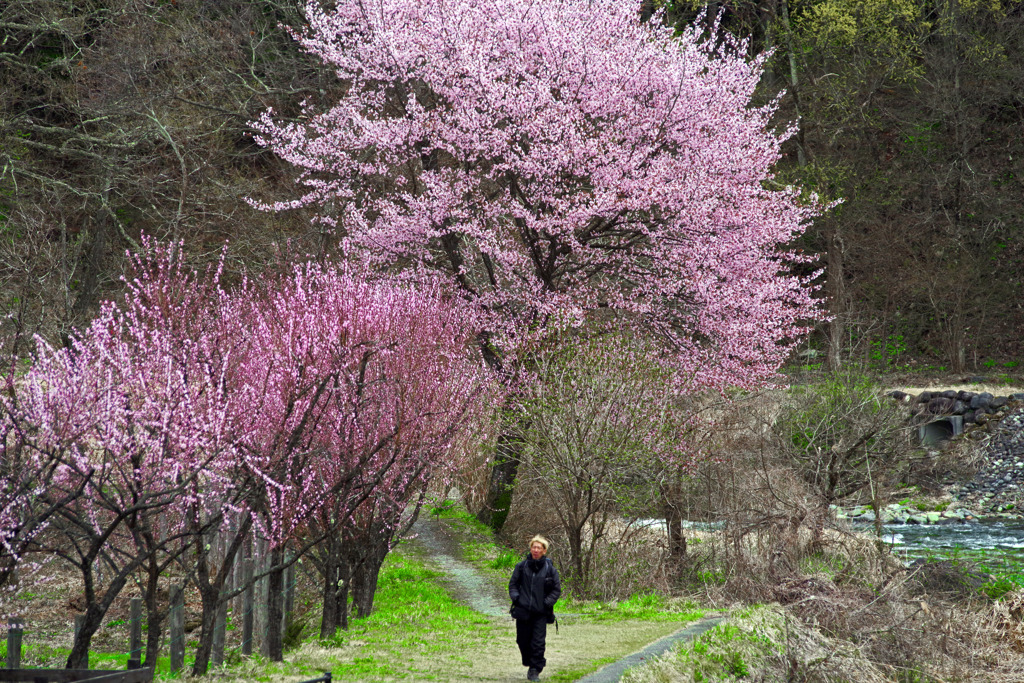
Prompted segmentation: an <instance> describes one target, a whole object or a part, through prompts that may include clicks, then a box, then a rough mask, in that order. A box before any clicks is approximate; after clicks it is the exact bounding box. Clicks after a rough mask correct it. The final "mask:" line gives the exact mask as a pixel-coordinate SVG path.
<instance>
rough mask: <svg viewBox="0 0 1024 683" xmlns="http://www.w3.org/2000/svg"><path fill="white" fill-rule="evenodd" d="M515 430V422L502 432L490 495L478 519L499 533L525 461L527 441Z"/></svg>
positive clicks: (494, 463) (495, 454)
mask: <svg viewBox="0 0 1024 683" xmlns="http://www.w3.org/2000/svg"><path fill="white" fill-rule="evenodd" d="M507 419H508V418H507ZM512 419H514V418H512ZM514 429H515V428H514V426H513V425H511V424H506V425H505V427H504V429H502V432H501V434H499V435H498V445H497V448H496V449H495V453H494V462H493V464H492V465H491V480H490V483H489V485H488V487H487V495H486V497H485V498H484V504H483V507H482V508H481V509H480V511H479V512H477V513H476V518H477V519H478V520H480V521H481V522H483V523H484V524H486V525H487V526H489V527H491V529H493V530H494V532H495V533H497V532H499V531H501V527H503V526H504V525H505V520H506V519H507V518H508V512H509V509H510V508H511V506H512V494H513V493H514V491H515V482H516V475H517V474H518V473H519V463H520V462H522V458H521V455H522V451H523V443H522V440H520V439H519V437H518V436H516V435H515V434H516V432H515V431H514Z"/></svg>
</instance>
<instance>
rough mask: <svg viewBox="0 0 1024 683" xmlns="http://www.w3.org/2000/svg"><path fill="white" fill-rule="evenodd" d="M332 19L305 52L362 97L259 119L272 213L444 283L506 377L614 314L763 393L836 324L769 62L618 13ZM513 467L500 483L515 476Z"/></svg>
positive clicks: (316, 25)
mask: <svg viewBox="0 0 1024 683" xmlns="http://www.w3.org/2000/svg"><path fill="white" fill-rule="evenodd" d="M330 7H331V9H327V8H325V7H323V6H322V5H321V4H320V3H319V2H316V0H309V1H308V2H307V3H306V6H305V16H306V20H307V25H306V26H305V27H303V28H302V29H301V30H297V31H295V36H296V38H297V40H298V41H299V42H300V43H301V45H302V47H303V48H304V49H306V50H307V51H308V52H309V53H310V54H311V55H312V56H313V57H315V58H317V59H320V60H322V61H323V62H324V63H326V64H328V65H329V66H331V67H332V68H334V70H335V72H336V74H337V76H338V78H339V79H340V80H341V81H342V82H343V83H344V84H345V85H346V88H345V90H344V92H345V94H344V96H343V97H342V98H341V99H340V100H339V101H338V103H337V104H336V105H335V106H333V107H330V108H329V109H326V110H320V109H318V108H317V107H315V106H313V105H308V106H306V107H305V109H304V113H303V115H302V117H301V118H300V119H299V120H297V121H296V120H284V119H281V120H279V119H276V118H275V114H274V112H273V111H267V112H266V113H265V114H264V115H263V116H262V118H261V119H260V120H259V121H258V122H257V123H256V127H257V129H258V131H259V136H258V140H259V141H260V142H261V143H262V144H264V145H266V146H268V147H269V148H271V149H273V150H274V151H276V152H277V153H278V154H279V155H280V156H281V157H282V158H283V159H285V160H287V161H289V162H291V163H292V164H294V165H295V167H296V168H297V169H298V183H299V185H300V186H301V188H302V192H301V194H300V195H299V196H298V197H297V198H295V199H292V200H288V201H279V202H276V203H268V204H262V205H261V206H263V208H266V209H269V210H278V211H281V210H287V209H292V208H299V207H305V208H311V209H313V210H314V211H315V212H316V220H318V221H320V222H321V223H323V224H324V225H325V227H327V228H328V229H331V230H333V231H334V233H335V235H336V237H337V239H338V244H339V248H340V250H341V251H342V252H343V253H344V255H345V256H346V257H349V258H354V259H360V260H362V261H364V262H366V263H368V264H370V265H372V266H375V267H377V268H382V269H394V268H396V267H409V266H415V267H416V268H418V269H419V270H418V271H417V272H419V273H434V274H436V275H438V276H440V277H443V278H445V279H447V280H448V281H449V282H451V283H452V284H453V285H454V286H456V287H457V288H458V289H459V290H460V291H461V293H462V295H463V296H464V297H465V298H466V299H468V300H469V301H471V302H473V303H474V304H475V305H476V306H477V307H478V308H479V310H481V311H483V312H485V313H486V314H487V316H488V317H487V319H486V320H485V322H484V325H483V326H482V327H481V329H480V332H479V336H478V343H479V346H480V348H481V351H482V352H483V354H484V357H485V358H486V359H487V361H488V363H489V365H490V366H491V367H492V368H494V369H496V370H499V371H501V372H502V374H503V376H505V377H506V378H508V377H511V376H512V375H514V374H515V371H516V370H517V367H518V366H519V363H518V361H517V358H518V353H519V349H522V348H524V344H525V343H527V342H529V341H530V340H534V339H536V338H538V337H543V336H544V335H546V334H548V333H549V332H550V331H551V330H554V329H560V328H564V327H565V326H576V325H579V324H581V323H582V322H583V321H584V320H586V319H587V318H593V317H598V316H600V315H602V314H604V315H613V316H616V317H618V318H620V319H621V320H622V321H623V322H624V323H626V324H628V325H631V326H632V328H633V330H634V333H636V334H642V335H645V336H652V337H656V338H657V339H658V340H660V343H661V348H662V349H663V350H664V354H665V356H664V358H663V360H664V361H665V362H666V363H668V364H669V365H670V366H671V367H672V368H673V370H674V371H675V372H676V375H677V378H678V379H679V381H682V382H686V383H688V384H689V385H691V386H696V387H712V388H719V389H721V388H723V387H726V386H741V387H752V386H757V385H759V384H761V383H763V382H765V381H768V380H770V379H771V378H772V377H774V376H775V373H776V371H777V368H778V366H779V364H780V363H781V362H782V361H783V359H784V358H785V357H786V355H787V353H788V352H789V351H790V349H791V348H792V346H793V344H794V343H796V342H797V341H798V340H799V339H800V338H801V337H802V336H803V335H804V334H805V333H806V331H807V323H808V322H809V321H811V320H813V319H815V318H817V317H819V315H820V314H819V310H818V307H817V305H816V303H815V301H814V298H813V288H812V286H811V285H810V281H811V279H812V278H811V277H810V276H800V275H798V274H795V272H794V270H793V269H792V265H793V264H794V263H795V262H806V261H807V259H806V258H804V257H802V256H800V255H797V254H794V253H791V252H789V251H787V250H786V248H785V246H784V245H785V244H786V243H788V242H789V241H790V240H792V239H793V238H794V237H795V236H797V235H799V234H800V233H801V232H802V231H803V230H804V229H805V228H806V226H807V225H808V223H809V221H810V220H811V219H813V218H814V217H815V216H816V215H817V214H818V213H820V211H821V209H822V207H821V206H820V205H819V203H818V202H817V201H816V199H815V198H814V197H813V196H812V197H801V194H800V191H799V190H798V189H797V188H792V187H782V186H780V185H779V183H777V182H776V181H775V180H774V178H773V175H772V167H773V164H774V163H775V162H776V161H777V160H778V159H779V156H780V151H779V149H780V145H781V143H782V142H783V141H784V140H785V139H786V138H787V137H788V136H790V135H791V134H792V133H793V131H794V130H795V128H794V127H790V128H787V129H785V130H782V131H777V130H775V129H774V128H773V127H772V124H771V118H772V115H773V114H774V112H775V110H776V104H777V102H770V103H768V104H764V105H755V104H754V103H753V95H754V91H755V88H756V86H757V83H758V81H759V79H760V77H761V74H762V71H763V68H764V64H765V60H766V56H765V55H762V56H760V57H757V58H754V59H747V58H745V57H743V54H744V52H745V45H743V44H739V43H737V42H735V41H733V40H731V39H729V38H728V37H726V36H723V35H720V34H719V33H718V31H717V27H714V28H713V30H712V31H711V33H710V35H707V34H705V32H704V30H703V29H701V28H699V27H692V28H689V29H686V30H684V31H682V32H681V33H680V34H679V35H676V34H675V33H674V30H673V29H671V28H669V27H665V26H662V25H661V24H660V23H659V22H658V21H649V22H641V19H640V15H639V3H637V4H636V6H634V3H629V2H621V1H619V0H551V1H549V2H535V1H534V0H341V1H339V2H337V3H332V5H331V6H330ZM501 443H505V444H506V446H508V444H510V443H511V441H510V440H508V439H505V440H504V441H501ZM499 445H500V443H499ZM502 450H503V449H501V448H499V451H502ZM504 450H505V451H510V452H505V453H502V452H499V453H498V456H497V460H498V461H501V462H503V463H506V464H505V465H502V466H501V467H496V468H495V472H496V474H495V480H493V481H492V484H493V483H494V481H499V483H500V482H501V481H504V482H505V483H510V482H511V480H512V478H514V473H515V463H516V461H517V457H516V455H515V453H514V452H511V451H514V450H515V448H514V447H512V446H509V447H508V448H506V449H504ZM509 475H511V477H510V476H509ZM494 498H495V494H494V491H493V490H492V495H491V496H490V502H491V503H492V504H493V502H494ZM484 516H485V517H486V516H487V515H486V513H485V515H484Z"/></svg>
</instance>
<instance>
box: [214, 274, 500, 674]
mask: <svg viewBox="0 0 1024 683" xmlns="http://www.w3.org/2000/svg"><path fill="white" fill-rule="evenodd" d="M248 292H252V294H249V293H248ZM238 299H239V300H240V303H239V304H238V307H237V309H236V313H237V315H238V318H237V320H238V321H239V323H233V324H234V325H235V326H236V327H240V328H244V329H245V330H246V331H247V334H249V335H252V337H254V338H256V339H259V340H261V341H260V343H259V344H255V345H251V346H250V347H249V350H248V354H249V355H248V357H247V358H246V359H245V360H243V362H242V374H243V376H245V377H247V378H248V379H247V381H246V384H245V386H244V387H242V388H240V391H241V392H243V393H245V394H246V395H247V396H248V398H247V399H242V400H240V401H239V403H238V405H240V406H245V409H246V412H247V414H248V415H250V416H251V422H250V426H249V427H247V428H246V429H244V430H243V434H244V435H245V436H243V438H242V439H241V441H240V445H241V448H242V450H243V452H245V454H246V455H245V457H246V458H247V460H248V462H249V463H250V466H251V467H253V468H254V470H256V471H258V472H259V473H260V477H261V478H262V479H263V481H264V483H263V484H262V485H260V490H261V491H262V495H261V497H260V498H259V499H258V500H256V501H254V507H253V511H254V513H255V515H256V525H257V526H258V527H259V528H260V531H261V533H262V534H263V535H264V536H265V537H266V538H268V539H269V540H270V545H271V553H272V555H274V557H275V561H274V562H273V563H272V564H274V565H275V566H281V565H282V564H283V559H284V558H283V552H284V549H285V544H286V543H287V542H288V541H289V540H290V539H292V538H294V537H295V536H296V535H297V534H298V535H299V536H300V537H301V536H302V535H303V534H305V535H306V536H307V537H308V532H309V530H310V529H311V528H312V529H316V530H317V532H318V533H314V534H313V536H314V538H315V539H319V540H320V541H324V542H326V544H327V545H328V546H329V548H328V550H327V551H325V553H326V556H327V557H328V558H338V557H340V556H339V555H338V554H337V553H336V552H334V551H333V550H331V547H333V546H332V544H334V545H337V544H339V543H340V544H341V545H345V544H346V541H345V540H344V539H345V538H348V539H349V540H348V541H347V543H348V544H349V545H350V544H351V543H353V542H358V543H361V545H363V546H364V548H363V549H364V550H366V551H368V552H371V554H373V555H374V556H375V557H379V560H380V561H383V559H384V556H386V554H387V552H388V551H389V550H390V548H391V540H392V539H393V537H394V532H395V530H396V528H397V525H398V520H399V518H400V517H401V515H402V513H403V512H404V511H405V510H406V508H407V507H408V503H409V501H410V500H411V499H412V497H413V496H414V494H415V493H416V492H418V491H422V490H423V488H424V487H425V485H426V484H427V483H428V482H429V481H431V480H432V479H433V478H435V477H443V476H449V475H450V472H452V471H453V470H454V468H455V465H456V464H457V457H458V452H459V451H458V448H457V446H458V444H459V438H460V437H461V435H462V434H463V433H464V431H465V430H466V429H467V428H469V427H471V426H472V424H473V423H474V420H475V417H476V415H477V414H478V413H479V411H480V410H481V407H482V406H483V405H485V404H486V402H485V401H480V400H479V398H480V394H481V392H483V391H486V390H487V383H486V381H485V375H484V374H483V372H482V371H483V368H482V366H481V364H480V362H479V361H476V362H474V361H473V358H472V357H471V356H469V355H467V348H468V346H469V345H470V343H471V341H472V336H471V330H472V328H473V326H472V325H468V324H467V315H466V311H464V310H462V309H463V307H462V306H459V305H452V304H453V302H451V301H445V300H444V299H443V297H442V296H441V292H440V291H439V290H437V289H430V288H422V287H420V288H413V287H410V286H408V285H399V284H391V283H385V282H375V283H370V282H367V281H366V279H365V278H362V277H357V276H354V275H350V274H346V273H343V272H341V271H339V270H337V269H335V268H327V267H322V266H317V265H313V264H305V265H301V266H297V267H295V268H294V269H293V270H290V271H288V272H287V273H286V274H284V275H283V276H281V277H279V278H272V279H270V281H269V282H267V281H266V278H264V282H263V283H262V284H261V287H260V289H259V290H258V291H257V290H254V289H249V288H242V290H241V292H240V293H239V295H238ZM470 317H471V316H470ZM242 322H244V325H242V324H241V323H242ZM371 499H372V501H373V506H372V507H373V509H374V510H378V511H386V512H385V514H379V515H377V517H376V525H375V526H374V530H375V532H374V534H372V535H371V536H372V537H367V536H366V534H363V535H359V534H352V533H346V532H345V530H351V529H352V527H353V525H354V517H353V514H354V513H355V511H356V510H357V509H359V508H365V507H366V505H367V504H368V501H370V500H371ZM336 566H337V564H334V565H333V566H332V567H330V568H328V569H327V570H326V571H325V574H324V576H325V580H326V581H328V583H330V584H331V585H332V586H334V587H336V585H337V580H336V578H333V577H335V575H336V573H337V571H336V569H335V567H336ZM378 569H379V562H378V563H377V564H376V565H372V566H371V568H370V572H369V573H370V575H371V576H372V582H371V584H372V585H375V583H376V572H377V570H378ZM278 573H279V572H274V573H272V574H271V575H270V579H271V581H270V594H271V595H277V594H279V592H280V591H275V587H279V586H278V585H277V581H279V580H280V577H279V576H278ZM370 593H371V597H370V598H369V600H368V603H369V604H372V589H371V591H370ZM279 608H280V606H279V605H277V604H274V605H271V609H270V616H269V623H270V624H271V629H272V630H273V629H274V628H276V627H277V625H278V624H279V623H280V612H279V611H278V610H279ZM367 609H368V608H367ZM325 610H326V611H327V612H328V615H329V616H328V619H327V621H328V623H333V620H334V617H332V616H330V610H329V609H327V608H325ZM329 630H330V631H331V632H333V628H330V629H329ZM278 640H279V639H277V640H276V639H275V634H272V636H271V643H272V651H271V657H272V658H274V657H279V656H280V653H279V652H278V651H276V650H275V649H273V648H274V647H275V646H274V645H273V643H275V642H278ZM277 647H279V644H278V646H277Z"/></svg>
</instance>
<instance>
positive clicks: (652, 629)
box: [413, 516, 721, 683]
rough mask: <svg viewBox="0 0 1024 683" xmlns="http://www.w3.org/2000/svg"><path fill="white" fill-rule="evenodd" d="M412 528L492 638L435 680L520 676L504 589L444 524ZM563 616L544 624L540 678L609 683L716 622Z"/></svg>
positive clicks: (426, 520)
mask: <svg viewBox="0 0 1024 683" xmlns="http://www.w3.org/2000/svg"><path fill="white" fill-rule="evenodd" d="M413 533H415V534H416V538H415V541H414V543H415V544H416V545H418V546H419V547H421V548H422V549H423V550H424V551H425V552H426V554H427V559H428V561H429V562H430V563H431V564H432V565H434V566H435V567H436V568H437V569H439V570H441V571H444V572H445V573H446V574H447V576H448V584H449V586H450V587H451V590H452V593H453V595H454V596H455V597H456V598H457V599H459V600H460V601H462V602H464V603H465V604H467V605H469V606H470V607H472V608H473V609H474V610H476V611H478V612H480V613H482V614H485V615H487V616H489V617H491V619H492V620H493V628H494V638H492V639H490V641H489V642H488V643H487V644H486V646H485V647H484V648H482V649H474V651H473V652H472V653H469V652H467V653H466V655H467V657H466V658H465V659H464V660H463V661H460V662H448V663H447V665H446V666H444V667H443V668H441V669H439V670H438V671H437V674H436V676H435V679H436V680H442V681H450V682H451V683H455V682H458V681H494V682H500V683H512V681H522V680H525V669H523V667H522V666H520V664H519V652H518V650H517V649H516V645H515V628H514V622H513V621H512V619H511V618H510V617H509V616H508V604H509V601H508V596H507V595H505V593H504V590H502V589H501V588H500V587H497V586H495V585H494V583H493V582H491V581H488V580H487V579H486V578H485V577H483V576H481V575H480V574H479V573H478V572H477V571H476V570H475V569H474V568H473V567H472V566H471V565H470V564H468V563H466V562H464V561H462V560H461V559H459V558H460V555H461V551H460V547H459V543H458V541H457V539H456V538H455V536H454V534H453V533H452V532H451V531H449V530H448V528H447V527H446V526H445V524H443V523H441V522H439V521H438V520H436V519H434V518H431V517H429V516H424V517H421V518H420V520H419V521H418V522H417V523H416V525H415V526H414V527H413ZM564 616H565V618H562V617H560V618H559V622H560V628H559V630H558V631H557V632H556V631H555V630H554V629H553V628H549V629H548V639H547V659H548V667H547V668H546V669H545V670H544V673H543V674H542V676H541V679H542V680H545V679H548V678H549V677H551V676H553V675H557V674H559V673H563V674H568V675H569V676H568V680H579V681H585V682H586V683H614V682H615V681H618V680H619V678H620V677H621V676H622V673H623V672H624V671H625V670H626V668H628V667H632V666H636V665H637V664H640V663H642V662H643V661H644V660H645V659H647V658H649V657H653V656H656V655H658V654H661V653H662V652H664V651H665V650H667V649H668V648H669V647H671V645H672V644H673V643H675V642H677V641H679V640H682V639H689V638H693V637H695V636H696V635H698V634H699V633H703V632H704V631H706V630H708V629H710V628H713V627H714V626H715V625H716V624H717V623H718V622H719V621H721V617H713V618H708V619H703V620H701V621H699V622H696V623H694V624H689V625H687V627H686V628H683V629H680V625H679V623H678V622H646V621H634V620H627V621H619V622H596V623H594V622H585V621H577V620H576V619H573V618H572V617H571V615H564ZM600 661H603V662H606V663H607V664H606V666H605V667H604V668H602V669H600V670H598V671H596V672H594V673H593V674H590V675H589V676H586V677H582V678H578V677H575V676H572V675H571V674H570V673H569V672H572V671H581V670H586V669H587V668H589V667H590V666H592V665H593V663H594V662H600ZM432 673H433V672H432ZM562 680H567V679H566V678H562Z"/></svg>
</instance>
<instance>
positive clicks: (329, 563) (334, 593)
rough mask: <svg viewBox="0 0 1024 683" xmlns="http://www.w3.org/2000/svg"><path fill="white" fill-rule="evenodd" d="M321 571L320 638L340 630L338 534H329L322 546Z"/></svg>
mask: <svg viewBox="0 0 1024 683" xmlns="http://www.w3.org/2000/svg"><path fill="white" fill-rule="evenodd" d="M321 558H322V561H321V573H322V575H323V579H324V584H323V601H324V605H323V612H322V615H321V617H320V639H321V640H326V639H328V638H331V637H333V636H334V634H335V632H336V631H337V630H338V618H339V616H340V615H339V610H338V580H339V578H340V574H339V571H338V569H339V568H338V559H339V558H338V546H337V536H336V535H335V534H333V533H332V534H329V535H328V536H327V538H326V539H325V540H324V544H323V546H321Z"/></svg>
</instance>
